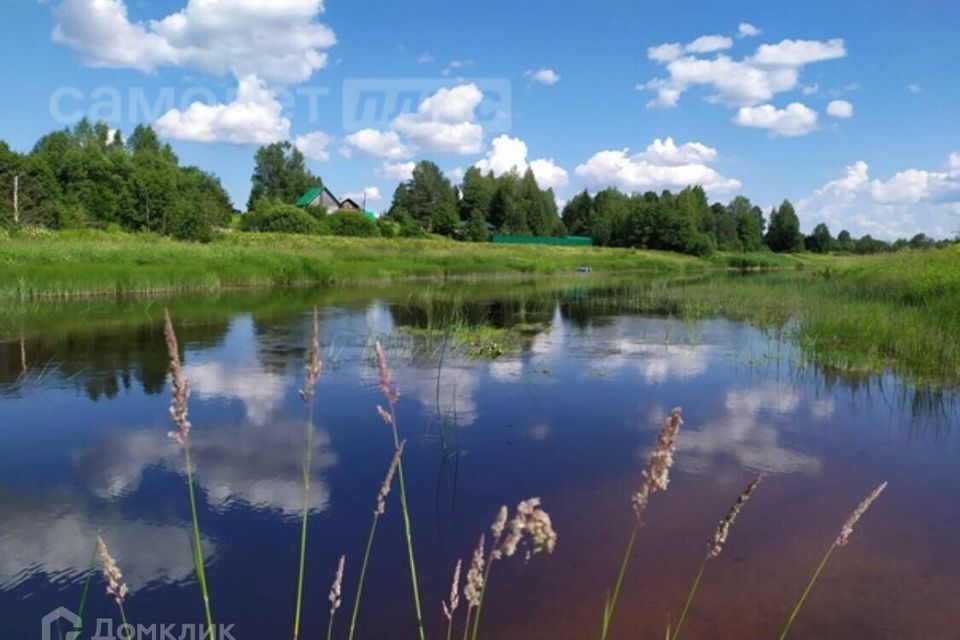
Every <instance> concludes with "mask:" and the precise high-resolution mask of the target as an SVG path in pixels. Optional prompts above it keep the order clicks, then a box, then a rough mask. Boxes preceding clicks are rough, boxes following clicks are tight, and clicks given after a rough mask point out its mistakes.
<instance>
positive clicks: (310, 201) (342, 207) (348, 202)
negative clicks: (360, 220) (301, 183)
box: [297, 183, 377, 222]
mask: <svg viewBox="0 0 960 640" xmlns="http://www.w3.org/2000/svg"><path fill="white" fill-rule="evenodd" d="M297 206H298V207H323V208H325V209H326V210H327V211H329V212H333V211H356V212H357V213H361V214H363V216H364V217H365V218H367V219H368V220H370V221H372V222H376V221H377V216H376V214H375V213H373V212H372V211H366V210H365V209H362V208H361V207H360V205H358V204H357V203H356V202H355V201H354V200H352V199H350V198H344V199H343V200H338V199H337V196H335V195H333V192H332V191H330V189H328V188H327V187H326V186H324V185H323V183H321V184H320V185H318V186H316V187H310V188H309V189H308V190H307V192H306V193H304V194H303V195H302V196H300V199H299V200H297Z"/></svg>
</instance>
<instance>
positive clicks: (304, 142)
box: [293, 131, 333, 162]
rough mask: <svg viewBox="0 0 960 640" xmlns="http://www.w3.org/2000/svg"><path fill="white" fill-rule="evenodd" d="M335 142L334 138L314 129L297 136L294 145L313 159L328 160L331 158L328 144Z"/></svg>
mask: <svg viewBox="0 0 960 640" xmlns="http://www.w3.org/2000/svg"><path fill="white" fill-rule="evenodd" d="M331 142H333V138H332V137H330V136H329V135H327V134H326V133H324V132H322V131H313V132H311V133H307V134H305V135H301V136H297V137H296V138H294V140H293V144H294V146H295V147H296V148H297V149H299V150H300V152H301V153H303V155H305V156H306V157H308V158H310V159H311V160H317V161H318V162H326V161H327V160H329V159H330V152H329V151H328V150H327V146H328V145H329V144H330V143H331Z"/></svg>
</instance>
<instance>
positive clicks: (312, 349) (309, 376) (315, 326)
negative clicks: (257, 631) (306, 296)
mask: <svg viewBox="0 0 960 640" xmlns="http://www.w3.org/2000/svg"><path fill="white" fill-rule="evenodd" d="M319 325H320V322H319V318H318V315H317V309H316V308H314V309H313V321H312V322H311V323H310V346H309V348H308V350H307V365H306V368H307V373H306V376H305V377H304V381H303V388H302V389H300V397H301V398H302V399H303V402H304V403H305V404H306V406H307V449H306V451H305V452H304V458H303V512H302V513H301V516H300V564H299V567H298V569H297V601H296V607H295V609H294V614H293V640H297V639H298V638H299V637H300V616H301V612H302V610H303V589H304V573H305V570H306V564H307V521H308V520H309V518H310V477H311V476H312V475H313V405H314V403H313V396H314V392H315V390H316V386H317V381H318V380H319V379H320V371H321V364H320V326H319Z"/></svg>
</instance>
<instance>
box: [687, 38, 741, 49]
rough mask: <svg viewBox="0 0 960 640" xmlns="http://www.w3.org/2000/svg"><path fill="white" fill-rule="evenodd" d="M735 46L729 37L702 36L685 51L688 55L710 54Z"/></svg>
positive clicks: (688, 45)
mask: <svg viewBox="0 0 960 640" xmlns="http://www.w3.org/2000/svg"><path fill="white" fill-rule="evenodd" d="M732 46H733V40H731V39H730V38H728V37H727V36H720V35H709V36H700V37H699V38H697V39H696V40H694V41H693V42H691V43H689V44H687V46H686V47H684V50H685V51H686V52H687V53H710V52H712V51H721V50H722V49H729V48H730V47H732Z"/></svg>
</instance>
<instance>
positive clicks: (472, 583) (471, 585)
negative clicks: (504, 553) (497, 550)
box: [463, 533, 486, 607]
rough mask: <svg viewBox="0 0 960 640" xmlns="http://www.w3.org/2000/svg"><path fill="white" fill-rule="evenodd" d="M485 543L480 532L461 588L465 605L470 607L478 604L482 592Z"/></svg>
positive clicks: (484, 537) (484, 538)
mask: <svg viewBox="0 0 960 640" xmlns="http://www.w3.org/2000/svg"><path fill="white" fill-rule="evenodd" d="M485 545H486V536H485V535H484V534H482V533H481V534H480V540H479V541H478V542H477V548H476V549H474V550H473V560H472V561H471V562H470V570H469V571H467V584H466V586H465V587H464V588H463V597H464V598H466V599H467V605H468V606H470V607H476V606H477V605H479V604H480V594H481V593H483V567H484V564H485V562H484V546H485Z"/></svg>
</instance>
